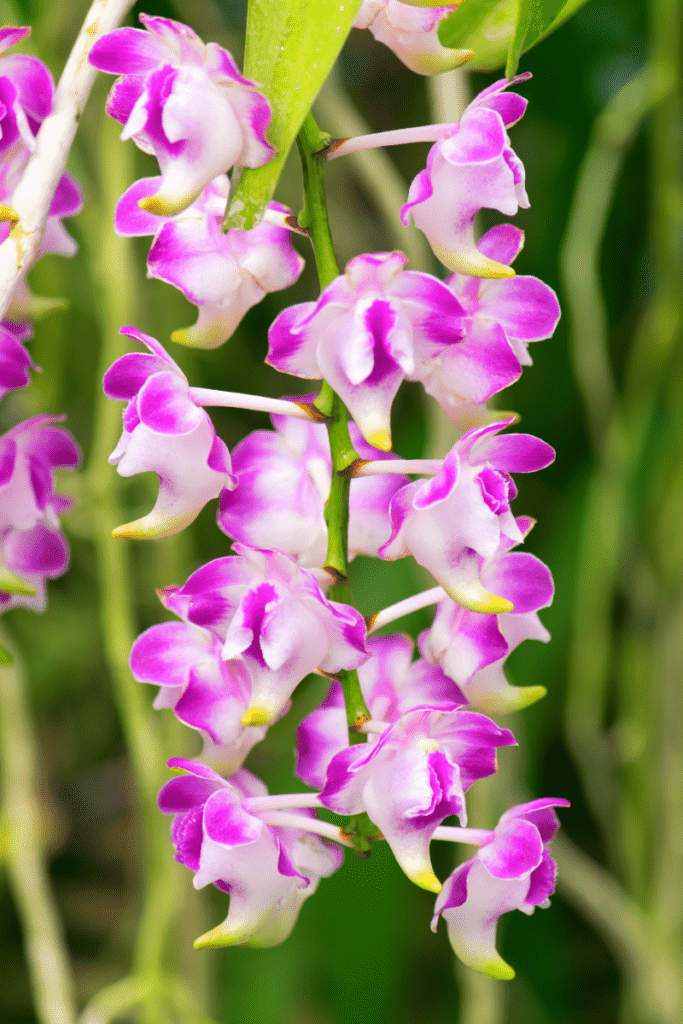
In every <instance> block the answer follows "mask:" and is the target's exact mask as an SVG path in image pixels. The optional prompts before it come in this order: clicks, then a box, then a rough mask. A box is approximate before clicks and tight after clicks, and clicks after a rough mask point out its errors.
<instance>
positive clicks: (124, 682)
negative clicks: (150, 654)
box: [86, 124, 178, 1024]
mask: <svg viewBox="0 0 683 1024" xmlns="http://www.w3.org/2000/svg"><path fill="white" fill-rule="evenodd" d="M102 131H103V140H102V149H103V154H104V155H103V159H102V189H103V194H104V196H105V197H106V198H107V199H108V198H109V197H110V196H112V197H113V196H116V195H120V194H121V192H122V191H123V189H124V188H125V187H126V185H127V184H128V182H129V181H130V180H131V178H132V177H133V168H132V166H131V159H130V154H129V152H128V151H127V148H126V147H124V146H121V144H120V142H119V140H118V138H117V137H116V134H115V131H112V128H111V126H110V125H109V124H105V125H103V129H102ZM95 216H97V218H98V219H97V221H96V222H95V221H94V220H93V221H91V222H89V224H88V227H89V228H90V231H89V232H88V234H87V236H86V240H87V241H89V243H90V245H91V248H92V255H93V260H94V263H95V266H96V268H97V273H98V277H99V278H100V285H101V296H102V335H103V344H102V350H101V354H100V368H99V379H101V378H102V376H103V374H104V372H105V370H106V369H108V367H109V366H110V365H111V364H112V362H114V360H116V359H117V358H118V357H119V356H121V355H122V354H123V353H124V352H125V351H126V347H127V345H126V341H125V339H123V338H122V336H121V335H120V334H119V333H118V331H119V327H120V326H121V324H123V323H130V322H131V321H134V319H135V316H134V314H135V309H134V307H135V295H136V279H135V270H134V266H135V259H134V252H133V248H132V245H131V243H130V242H129V241H128V240H120V239H116V238H115V237H114V235H113V232H112V231H111V226H110V225H111V219H112V217H111V211H110V210H105V211H101V210H100V211H96V213H95ZM126 250H128V251H126ZM120 417H121V414H120V410H119V408H118V406H117V405H115V404H114V403H113V402H110V401H109V400H108V399H107V398H106V397H105V396H104V394H103V392H102V391H101V390H100V394H99V396H98V400H97V405H96V412H95V428H94V438H93V445H92V450H91V453H90V464H89V467H88V471H87V481H88V485H89V493H90V496H91V500H92V503H93V506H94V508H93V517H92V518H93V537H94V541H95V546H96V551H97V557H98V561H99V563H100V571H99V578H100V580H101V581H102V582H101V586H102V589H101V594H100V622H101V628H102V633H103V638H104V646H105V654H106V659H107V663H108V666H109V672H110V674H111V679H112V684H113V687H114V695H115V698H116V703H117V706H118V711H119V715H120V716H121V724H122V727H123V732H124V735H125V739H126V746H127V749H128V752H129V756H130V758H131V763H132V767H133V775H134V778H135V784H136V790H137V795H138V800H139V803H140V810H141V814H142V820H143V843H144V846H143V861H144V885H145V889H144V899H143V907H142V916H141V920H140V926H139V930H138V936H137V944H136V951H135V959H134V967H133V970H134V973H135V974H136V975H138V976H139V977H140V978H141V979H142V980H143V988H144V992H145V999H144V1000H143V1006H142V1016H141V1020H142V1021H143V1022H144V1024H157V1022H159V1021H161V1020H162V1019H164V1017H163V1014H162V1011H161V1008H160V1005H159V998H158V988H159V984H160V978H161V975H162V968H163V959H164V953H165V949H166V944H167V942H168V939H169V934H170V929H171V924H172V922H173V919H174V917H175V915H176V913H177V910H178V875H177V872H176V865H175V864H174V862H173V858H172V856H171V851H170V849H169V844H168V825H167V823H166V821H165V819H164V818H163V817H162V816H161V815H160V814H159V811H158V809H157V802H156V800H157V792H158V790H159V787H160V785H161V783H162V782H163V769H164V760H165V759H164V752H163V748H162V743H161V737H160V734H159V729H158V727H157V723H156V722H155V721H153V719H152V715H151V714H150V710H149V708H148V707H147V704H146V700H145V696H144V692H143V689H142V687H141V686H140V685H139V684H138V683H136V682H135V681H134V679H133V677H132V675H131V671H130V668H129V667H128V656H129V653H130V649H131V647H132V644H133V641H134V639H135V635H136V628H135V623H134V618H133V610H132V605H131V599H132V595H133V581H132V573H131V567H130V559H129V555H128V546H127V542H125V541H118V540H117V541H115V540H113V538H112V536H111V531H112V529H113V528H114V527H116V526H117V525H118V524H119V523H120V522H121V521H122V515H123V514H122V511H121V508H120V502H119V498H118V484H117V477H116V474H115V472H114V471H113V470H112V467H111V466H109V464H108V462H107V458H108V456H109V453H110V452H111V450H112V448H113V446H114V445H115V444H116V441H117V439H118V434H119V431H120V429H121V428H120Z"/></svg>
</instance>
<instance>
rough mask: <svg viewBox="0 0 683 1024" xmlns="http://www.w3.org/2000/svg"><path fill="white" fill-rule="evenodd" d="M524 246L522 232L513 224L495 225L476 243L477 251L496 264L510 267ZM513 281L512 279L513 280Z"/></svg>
mask: <svg viewBox="0 0 683 1024" xmlns="http://www.w3.org/2000/svg"><path fill="white" fill-rule="evenodd" d="M523 245H524V232H523V231H522V230H521V228H517V227H515V225H514V224H496V225H495V227H492V228H491V229H490V230H489V231H487V232H486V234H485V235H482V236H481V238H480V239H479V241H478V242H477V249H478V250H479V252H480V253H482V254H483V255H484V256H488V258H489V259H490V260H495V261H496V262H497V263H505V264H507V266H510V264H511V263H513V262H514V261H515V259H516V258H517V256H519V254H520V252H521V251H522V246H523ZM513 280H514V278H513Z"/></svg>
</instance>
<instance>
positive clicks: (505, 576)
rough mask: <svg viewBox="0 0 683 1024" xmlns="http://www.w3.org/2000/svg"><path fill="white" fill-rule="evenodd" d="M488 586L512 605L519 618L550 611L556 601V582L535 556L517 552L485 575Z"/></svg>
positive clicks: (512, 553)
mask: <svg viewBox="0 0 683 1024" xmlns="http://www.w3.org/2000/svg"><path fill="white" fill-rule="evenodd" d="M483 579H484V580H485V583H486V586H487V587H490V588H491V590H493V591H494V592H495V593H496V594H501V595H502V596H503V597H506V598H507V599H508V601H512V603H513V605H514V607H515V614H517V615H521V614H523V613H524V612H536V611H538V609H539V608H547V607H548V605H549V604H551V602H552V599H553V592H554V588H553V578H552V576H551V574H550V570H549V569H548V567H547V565H545V564H544V563H543V562H541V560H540V559H538V558H536V556H535V555H531V554H528V553H527V552H522V551H519V552H518V551H513V552H509V553H508V554H505V555H503V556H502V557H501V558H499V559H497V560H496V561H495V562H494V563H493V564H492V565H491V566H490V567H489V568H487V569H486V570H485V571H484V573H483Z"/></svg>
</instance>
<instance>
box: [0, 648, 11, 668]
mask: <svg viewBox="0 0 683 1024" xmlns="http://www.w3.org/2000/svg"><path fill="white" fill-rule="evenodd" d="M13 664H14V658H13V657H12V655H11V654H10V652H9V651H6V650H5V648H4V647H0V665H13Z"/></svg>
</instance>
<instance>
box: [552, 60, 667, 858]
mask: <svg viewBox="0 0 683 1024" xmlns="http://www.w3.org/2000/svg"><path fill="white" fill-rule="evenodd" d="M671 83H672V77H671V75H664V74H662V73H661V72H660V71H657V72H656V73H655V72H653V71H652V69H650V68H648V69H646V70H645V71H643V72H642V73H641V74H640V75H638V76H637V77H636V78H635V79H633V80H632V81H630V82H628V83H627V84H626V85H625V86H624V87H623V88H622V89H620V90H619V92H618V93H617V94H616V95H615V96H614V97H613V99H612V100H611V101H610V103H609V104H608V106H607V108H606V109H605V111H604V112H603V113H602V114H601V115H600V117H599V118H598V120H597V122H596V126H595V129H594V133H593V141H592V142H591V144H590V146H589V148H588V150H587V152H586V155H585V157H584V160H583V164H582V166H581V169H580V172H579V179H578V183H577V187H576V193H575V198H574V203H573V206H572V211H571V215H570V220H569V225H568V228H567V233H566V236H565V241H564V245H563V248H562V253H561V269H562V275H563V280H564V286H565V292H566V303H565V304H566V307H567V309H568V312H569V317H570V322H571V334H570V340H571V347H572V348H571V350H572V355H573V361H574V366H575V371H576V375H577V383H578V385H579V388H580V390H581V393H582V397H583V400H584V404H585V407H586V410H587V416H588V423H589V432H590V434H591V437H592V441H593V446H594V450H595V451H596V458H597V465H596V468H595V470H594V473H593V476H592V478H591V480H590V482H589V485H588V493H587V498H586V506H585V510H584V520H583V532H582V536H581V539H580V542H579V554H578V570H577V590H576V604H575V614H574V629H573V639H572V646H571V652H570V660H569V682H568V696H567V703H566V709H565V730H566V734H567V739H568V742H569V745H570V748H571V750H572V751H573V753H574V757H575V762H576V765H577V769H578V771H579V774H580V775H581V778H582V781H583V786H584V790H585V793H586V796H587V798H588V800H589V801H590V803H591V805H592V807H593V809H594V810H595V812H596V813H597V815H598V817H599V819H600V822H601V824H602V826H603V828H604V830H605V839H606V841H607V843H608V846H609V848H610V855H611V859H612V861H613V862H614V863H616V862H617V861H618V852H617V847H618V838H617V821H618V818H617V814H616V806H615V801H616V789H615V784H614V767H615V765H614V751H613V748H612V746H611V744H610V742H609V738H608V737H607V736H606V735H605V733H604V717H605V708H606V700H607V686H608V680H609V673H610V666H611V663H612V638H613V623H612V614H613V604H614V598H615V591H616V587H617V576H618V572H619V567H620V564H621V559H622V552H623V544H624V533H625V530H626V526H627V515H628V509H627V504H626V490H627V487H628V483H629V479H630V474H631V467H633V466H634V465H637V462H638V458H639V451H640V444H642V438H643V436H644V428H643V427H642V426H641V427H640V429H639V431H638V436H637V437H634V436H633V433H632V432H629V431H628V430H627V427H626V423H625V420H624V413H623V411H622V409H621V408H620V407H619V404H618V403H617V402H616V394H615V387H614V382H613V378H612V372H611V368H610V364H609V354H608V342H607V319H606V312H605V303H604V298H603V296H602V290H601V285H600V279H599V254H600V247H601V244H602V238H603V234H604V230H605V225H606V222H607V216H608V213H609V209H610V207H611V205H612V201H613V197H614V189H615V187H616V182H617V179H618V174H619V171H620V169H621V167H622V164H623V159H624V154H625V152H626V149H627V147H628V144H629V143H630V141H631V139H632V137H633V134H634V132H635V130H636V128H637V127H638V125H639V124H640V122H641V121H642V119H643V117H644V116H645V115H646V113H647V112H648V110H649V109H650V108H651V107H652V106H653V105H654V104H656V103H657V102H658V101H661V98H662V95H663V93H665V92H666V91H667V90H670V88H671ZM654 401H655V395H654V393H650V394H649V395H648V397H647V403H648V405H649V409H650V410H651V408H652V407H653V404H654ZM648 421H649V413H648V415H646V416H645V417H641V418H640V422H641V424H643V423H644V424H646V423H647V422H648ZM629 433H631V436H630V437H629ZM639 442H640V443H639Z"/></svg>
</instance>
